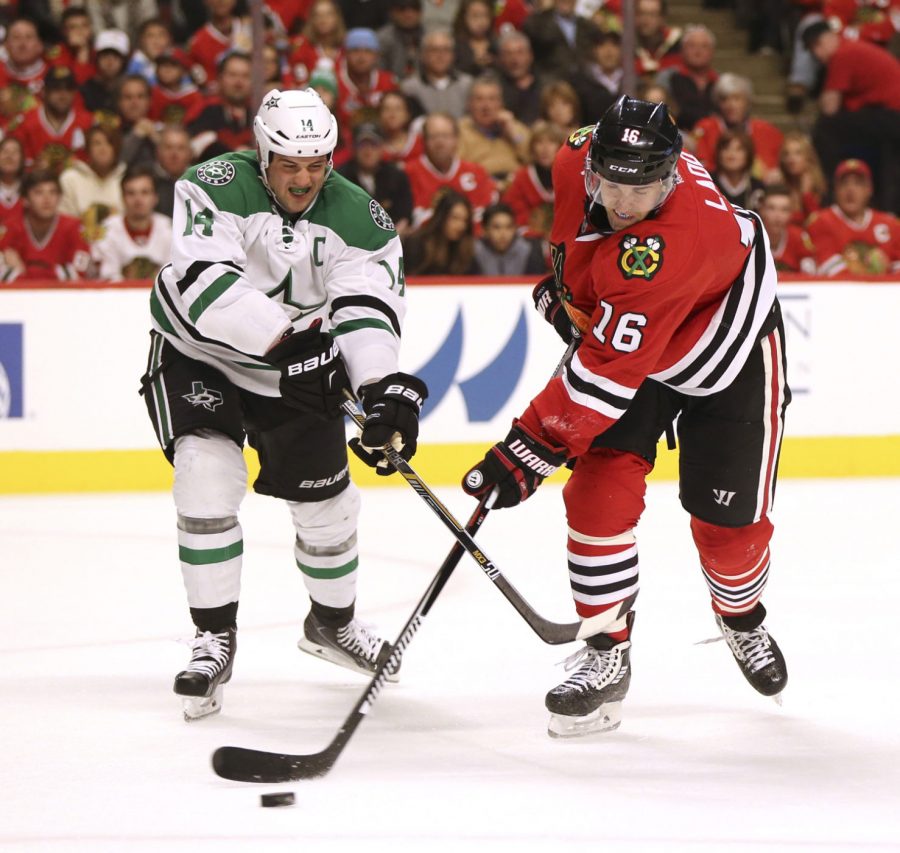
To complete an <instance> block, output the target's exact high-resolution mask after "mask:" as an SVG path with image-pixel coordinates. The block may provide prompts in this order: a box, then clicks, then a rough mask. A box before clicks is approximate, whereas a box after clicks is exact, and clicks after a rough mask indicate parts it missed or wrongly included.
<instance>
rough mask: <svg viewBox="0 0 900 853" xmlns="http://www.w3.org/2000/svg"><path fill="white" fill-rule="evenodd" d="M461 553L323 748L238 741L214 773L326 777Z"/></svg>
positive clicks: (256, 778) (241, 777)
mask: <svg viewBox="0 0 900 853" xmlns="http://www.w3.org/2000/svg"><path fill="white" fill-rule="evenodd" d="M490 502H491V497H490V496H489V497H486V498H484V499H483V500H482V501H481V502H480V503H479V504H478V506H477V507H476V508H475V512H474V513H472V516H471V518H470V519H469V523H468V524H467V525H466V530H468V531H469V532H470V533H474V532H475V531H476V530H478V528H479V527H480V526H481V524H482V522H483V521H484V519H485V517H486V516H487V514H488V504H489V503H490ZM463 553H464V549H463V547H462V546H461V545H460V544H458V543H455V544H454V545H453V547H452V548H451V549H450V553H449V554H447V557H446V558H445V559H444V562H443V563H442V564H441V567H440V569H438V571H437V574H436V575H435V576H434V578H432V581H431V583H430V584H429V585H428V588H427V589H426V590H425V593H424V594H423V595H422V598H421V599H420V600H419V603H418V604H417V605H416V608H415V610H414V611H413V613H412V615H411V616H410V617H409V619H408V620H407V622H406V625H404V626H403V630H402V631H401V632H400V635H399V636H398V637H397V639H396V641H395V642H394V646H393V650H392V651H391V654H390V656H389V657H388V659H387V660H385V661H382V662H381V663H380V664H379V665H378V666H377V667H376V668H375V672H374V674H373V675H372V680H371V681H370V682H369V685H368V687H366V690H365V692H364V693H363V694H362V696H361V697H360V698H359V700H358V701H357V703H356V705H354V706H353V710H352V711H350V713H349V714H348V716H347V718H346V719H345V720H344V724H343V725H342V726H341V728H340V730H339V731H338V733H337V734H336V735H335V736H334V738H333V739H332V741H331V743H330V744H328V746H326V747H325V749H323V750H322V751H321V752H313V753H309V754H306V755H302V754H301V755H289V754H287V753H283V752H265V751H263V750H257V749H244V748H243V747H239V746H221V747H219V748H218V749H217V750H216V751H215V752H214V753H213V757H212V765H213V770H214V771H215V772H216V774H217V775H219V776H221V777H222V778H223V779H231V780H233V781H235V782H265V783H275V782H292V781H298V780H301V779H315V778H317V777H319V776H324V775H325V774H326V773H327V772H328V771H329V770H330V769H331V768H332V767H333V766H334V763H335V761H337V759H338V756H339V755H340V754H341V752H343V750H344V747H345V746H346V745H347V742H348V741H349V740H350V738H351V736H352V735H353V732H354V731H356V727H357V726H358V725H359V724H360V723H361V722H362V719H363V717H364V716H365V715H366V714H367V713H368V712H369V709H370V708H371V707H372V704H373V703H374V702H375V700H376V699H377V698H378V694H379V693H380V692H381V688H382V687H384V682H385V679H386V678H387V670H388V667H390V666H391V665H394V666H395V667H396V666H399V664H400V661H401V659H402V658H403V652H404V651H405V650H406V647H407V646H408V645H409V644H410V642H411V641H412V638H413V637H414V636H415V634H416V632H417V631H418V630H419V627H420V626H421V624H422V620H423V619H424V618H425V617H426V616H427V615H428V612H429V611H430V610H431V606H432V605H433V604H434V602H435V600H436V599H437V597H438V595H439V594H440V592H441V590H442V589H443V588H444V585H445V584H446V583H447V581H448V580H449V579H450V575H451V574H453V570H454V569H455V568H456V567H457V565H459V561H460V560H461V559H462V555H463Z"/></svg>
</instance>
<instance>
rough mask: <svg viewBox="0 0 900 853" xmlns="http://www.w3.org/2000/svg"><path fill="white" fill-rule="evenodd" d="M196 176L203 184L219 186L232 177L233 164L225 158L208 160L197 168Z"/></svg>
mask: <svg viewBox="0 0 900 853" xmlns="http://www.w3.org/2000/svg"><path fill="white" fill-rule="evenodd" d="M197 177H198V178H199V179H200V180H201V181H203V183H204V184H212V185H213V186H214V187H220V186H222V184H227V183H228V182H229V181H230V180H231V179H232V178H233V177H234V166H232V165H231V163H229V162H227V161H226V160H210V162H209V163H204V164H203V165H202V166H201V167H200V168H199V169H197Z"/></svg>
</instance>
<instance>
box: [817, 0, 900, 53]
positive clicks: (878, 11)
mask: <svg viewBox="0 0 900 853" xmlns="http://www.w3.org/2000/svg"><path fill="white" fill-rule="evenodd" d="M822 13H823V14H824V15H825V17H826V18H827V19H828V20H830V21H831V22H832V23H836V24H837V25H838V28H839V29H840V30H841V31H842V32H843V34H844V35H845V36H847V37H848V38H858V39H859V40H860V41H870V42H873V43H874V44H878V45H881V46H883V47H886V46H887V44H888V42H890V40H891V39H892V38H893V37H894V34H895V33H896V32H897V26H895V21H898V20H900V0H826V2H825V3H824V4H823V8H822Z"/></svg>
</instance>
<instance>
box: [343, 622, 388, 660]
mask: <svg viewBox="0 0 900 853" xmlns="http://www.w3.org/2000/svg"><path fill="white" fill-rule="evenodd" d="M337 641H338V645H339V646H340V647H341V648H342V649H345V650H346V651H348V652H350V653H351V654H355V655H359V656H360V657H363V658H365V659H366V660H367V661H371V662H374V661H375V659H376V658H377V657H378V652H379V651H380V650H381V646H382V644H383V643H384V640H382V639H381V637H379V636H378V635H377V634H375V633H374V632H373V631H372V627H371V626H370V625H366V624H364V623H363V622H358V621H357V620H356V619H353V620H351V621H350V622H348V623H347V624H346V625H344V626H342V627H341V628H338V630H337Z"/></svg>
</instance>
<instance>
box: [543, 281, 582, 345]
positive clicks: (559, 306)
mask: <svg viewBox="0 0 900 853" xmlns="http://www.w3.org/2000/svg"><path fill="white" fill-rule="evenodd" d="M531 298H532V299H533V300H534V307H535V308H537V311H538V313H539V314H540V315H541V316H542V317H543V318H544V319H545V320H546V321H547V322H548V323H549V324H550V325H551V326H553V328H554V329H556V334H557V335H559V336H560V337H561V338H562V339H563V340H564V341H565V342H566V343H567V344H570V343H572V341H573V340H574V339H575V336H576V335H578V332H577V330H576V329H575V327H574V326H573V325H572V321H571V320H570V319H569V314H568V312H567V311H566V308H565V306H564V305H563V302H562V299H561V298H560V296H559V288H558V287H557V286H556V279H555V278H554V277H553V276H552V275H548V276H547V277H546V278H542V279H541V280H540V281H539V282H538V283H537V284H536V285H535V287H534V290H532V291H531ZM579 337H580V335H579Z"/></svg>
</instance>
